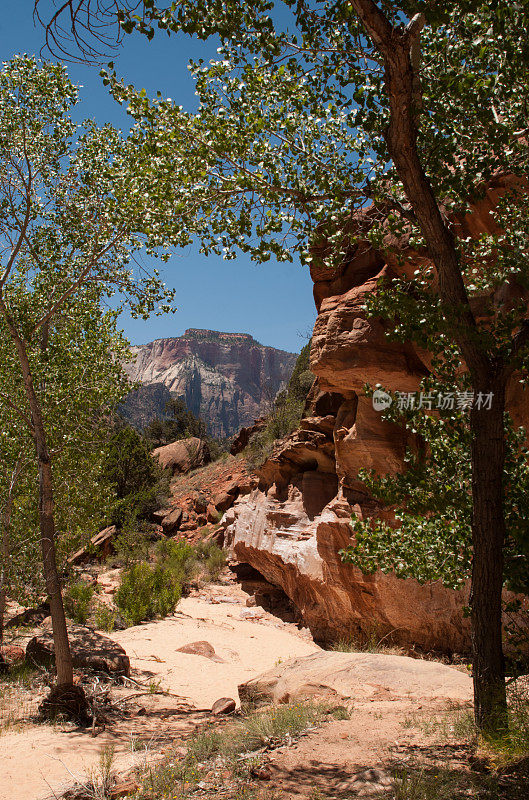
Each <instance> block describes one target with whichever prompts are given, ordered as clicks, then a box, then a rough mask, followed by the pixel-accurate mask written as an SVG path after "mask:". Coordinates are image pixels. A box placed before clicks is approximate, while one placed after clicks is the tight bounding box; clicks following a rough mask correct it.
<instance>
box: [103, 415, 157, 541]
mask: <svg viewBox="0 0 529 800" xmlns="http://www.w3.org/2000/svg"><path fill="white" fill-rule="evenodd" d="M103 474H104V478H105V480H106V481H108V482H109V483H110V484H111V485H112V486H113V487H114V490H115V496H116V500H115V503H114V505H113V508H112V511H111V514H110V522H111V523H112V524H113V525H116V526H117V527H119V528H123V527H126V525H127V524H130V523H131V522H132V521H133V520H135V519H138V518H140V519H142V518H145V517H148V516H149V514H151V513H152V512H153V511H154V510H155V509H156V507H157V505H158V504H159V495H160V493H161V492H163V490H165V489H166V487H165V486H164V485H163V480H164V479H163V475H162V472H161V470H160V468H159V467H158V465H157V464H156V462H155V461H154V460H153V458H152V456H151V454H150V450H149V447H148V444H147V442H146V440H145V439H144V438H143V437H142V436H141V434H139V433H138V432H137V431H136V430H134V428H131V427H130V426H128V425H125V426H117V427H116V428H115V429H114V431H113V432H112V434H111V436H110V440H109V443H108V447H107V456H106V459H105V464H104V467H103Z"/></svg>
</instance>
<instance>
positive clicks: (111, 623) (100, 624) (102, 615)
mask: <svg viewBox="0 0 529 800" xmlns="http://www.w3.org/2000/svg"><path fill="white" fill-rule="evenodd" d="M116 616H117V614H116V612H115V611H113V609H111V608H109V606H107V605H105V604H104V603H99V605H98V606H97V607H96V610H95V612H94V622H95V626H96V628H97V629H98V630H100V631H113V630H114V628H115V626H116Z"/></svg>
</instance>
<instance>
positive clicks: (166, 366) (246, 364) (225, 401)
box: [124, 328, 297, 438]
mask: <svg viewBox="0 0 529 800" xmlns="http://www.w3.org/2000/svg"><path fill="white" fill-rule="evenodd" d="M131 352H132V355H133V358H132V360H131V361H130V362H128V363H127V364H125V365H124V369H125V372H126V373H127V375H128V377H129V379H130V380H131V382H132V383H139V384H140V385H141V386H142V387H145V386H150V387H153V386H156V385H158V386H159V387H160V391H159V392H152V391H151V392H150V394H149V402H150V403H151V406H150V409H151V410H150V411H149V412H145V413H144V414H143V415H140V417H141V419H139V418H138V415H137V414H136V413H135V409H134V395H133V396H132V398H130V397H129V400H128V401H127V402H126V403H125V406H124V408H125V416H126V417H127V418H128V419H130V421H131V422H132V423H133V424H136V426H137V427H142V425H143V426H144V425H145V424H147V423H148V421H149V420H148V419H146V416H148V413H151V414H152V413H153V411H155V412H156V415H158V416H163V411H164V409H163V407H160V408H158V407H157V406H156V403H154V405H152V402H151V401H153V399H154V398H155V396H159V398H160V403H161V400H162V399H163V398H165V399H167V394H166V393H165V392H164V391H162V389H161V387H164V388H165V390H166V391H168V392H169V394H170V395H171V396H172V397H178V398H180V399H182V400H183V401H184V402H185V404H186V406H187V407H188V409H189V410H190V411H192V412H193V414H195V416H200V417H201V418H202V419H203V420H204V422H205V423H206V425H207V426H208V430H209V432H210V433H211V434H212V435H213V436H217V437H219V438H226V437H229V436H232V435H233V434H234V433H236V432H237V431H238V430H239V429H240V428H241V427H244V426H246V425H249V424H251V423H252V422H253V421H254V419H256V418H257V417H258V416H260V415H261V414H262V413H263V412H265V411H266V410H267V408H268V406H270V405H271V403H272V401H273V398H274V397H275V395H276V394H277V392H278V391H279V390H280V389H281V388H282V386H284V385H285V383H286V382H287V381H288V379H289V377H290V373H291V372H292V369H293V367H294V364H295V362H296V359H297V354H296V353H290V352H288V351H286V350H279V349H278V348H274V347H270V346H267V345H263V344H261V343H260V342H258V341H256V340H255V339H254V337H253V336H252V335H251V334H249V333H241V332H230V331H214V330H210V329H208V328H188V329H187V330H186V331H185V332H184V333H183V334H182V335H181V336H167V337H163V338H159V339H154V340H153V341H152V342H148V343H147V344H144V345H133V346H132V347H131ZM136 398H137V399H141V392H140V394H139V395H138V394H137V395H136Z"/></svg>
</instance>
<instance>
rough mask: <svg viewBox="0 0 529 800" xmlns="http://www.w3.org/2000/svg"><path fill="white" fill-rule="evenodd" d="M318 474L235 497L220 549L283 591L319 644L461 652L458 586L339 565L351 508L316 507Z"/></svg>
mask: <svg viewBox="0 0 529 800" xmlns="http://www.w3.org/2000/svg"><path fill="white" fill-rule="evenodd" d="M323 477H324V476H323V475H322V474H321V473H314V477H312V476H311V473H310V472H305V473H301V474H299V475H297V476H295V477H293V478H291V479H290V483H289V484H288V486H287V487H286V488H285V489H284V490H282V491H279V490H277V487H272V489H270V490H269V491H268V493H265V492H263V491H259V490H256V491H254V492H252V493H251V494H250V495H248V496H247V497H246V498H244V500H243V501H239V502H238V503H237V504H236V505H235V506H234V507H233V509H231V510H230V511H229V512H228V513H227V514H226V517H225V519H224V521H223V524H222V529H223V531H224V546H225V547H227V548H228V550H229V551H230V552H231V554H232V556H233V557H234V558H235V559H237V560H238V561H239V562H242V563H246V564H250V565H251V566H252V567H253V568H254V569H255V570H257V572H258V573H259V574H260V575H261V576H262V577H263V578H265V579H266V581H268V582H269V583H270V584H273V585H274V586H277V587H280V588H281V589H282V590H283V592H284V593H285V594H286V595H287V597H288V598H289V599H290V600H291V601H292V603H293V605H294V607H295V608H296V609H297V610H298V612H299V614H300V616H301V618H302V619H303V621H304V623H305V625H307V626H308V627H309V628H310V629H311V632H312V634H313V636H314V637H315V638H316V640H317V641H319V642H322V643H324V644H330V643H332V642H333V641H336V640H338V639H342V638H350V637H351V636H353V637H354V636H360V637H361V636H362V635H365V636H370V637H372V636H373V635H375V636H376V637H377V638H378V639H381V638H382V637H385V641H386V642H388V641H393V642H396V643H398V644H401V645H404V646H414V645H416V646H419V647H422V648H424V649H425V650H432V649H434V650H439V651H442V652H447V653H451V652H465V651H466V650H467V649H468V646H469V620H468V619H467V618H465V617H464V616H463V611H462V608H463V606H464V605H465V604H466V603H467V601H468V597H467V594H466V592H465V591H461V592H454V591H452V590H450V589H447V588H445V587H443V586H442V585H441V584H440V583H431V584H425V585H421V584H419V583H418V582H417V581H415V580H411V579H410V580H400V579H398V578H396V577H394V576H393V575H385V574H383V573H381V572H377V573H375V574H374V575H364V574H362V572H361V571H360V570H359V569H357V568H355V567H353V566H351V565H350V564H344V563H342V561H341V558H340V555H339V551H340V550H341V549H342V548H344V547H347V545H348V544H350V542H351V525H350V520H351V514H352V513H353V512H354V510H355V508H354V506H351V505H350V504H349V503H348V502H347V501H346V500H345V499H344V498H343V497H342V498H341V499H340V498H338V499H337V498H334V499H332V500H331V502H328V503H327V504H326V505H324V507H323V508H320V507H319V506H321V504H322V503H325V501H326V500H327V499H328V496H329V494H330V493H331V491H332V487H331V486H326V485H325V484H323V486H320V485H319V481H320V479H321V478H323ZM334 479H335V480H336V476H334ZM334 486H336V483H335V484H334ZM318 498H319V499H318Z"/></svg>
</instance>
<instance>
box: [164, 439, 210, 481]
mask: <svg viewBox="0 0 529 800" xmlns="http://www.w3.org/2000/svg"><path fill="white" fill-rule="evenodd" d="M152 454H153V456H154V458H156V459H158V462H159V464H160V466H161V467H163V469H166V470H168V471H169V472H170V473H171V475H179V474H182V473H185V472H189V471H190V470H192V469H197V467H203V466H204V465H205V464H207V463H208V462H209V461H210V460H211V456H210V452H209V447H208V445H207V442H205V441H204V440H202V439H198V438H197V437H196V436H190V437H189V438H188V439H179V440H178V441H176V442H171V444H166V445H164V446H163V447H157V448H156V450H153V452H152Z"/></svg>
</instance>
